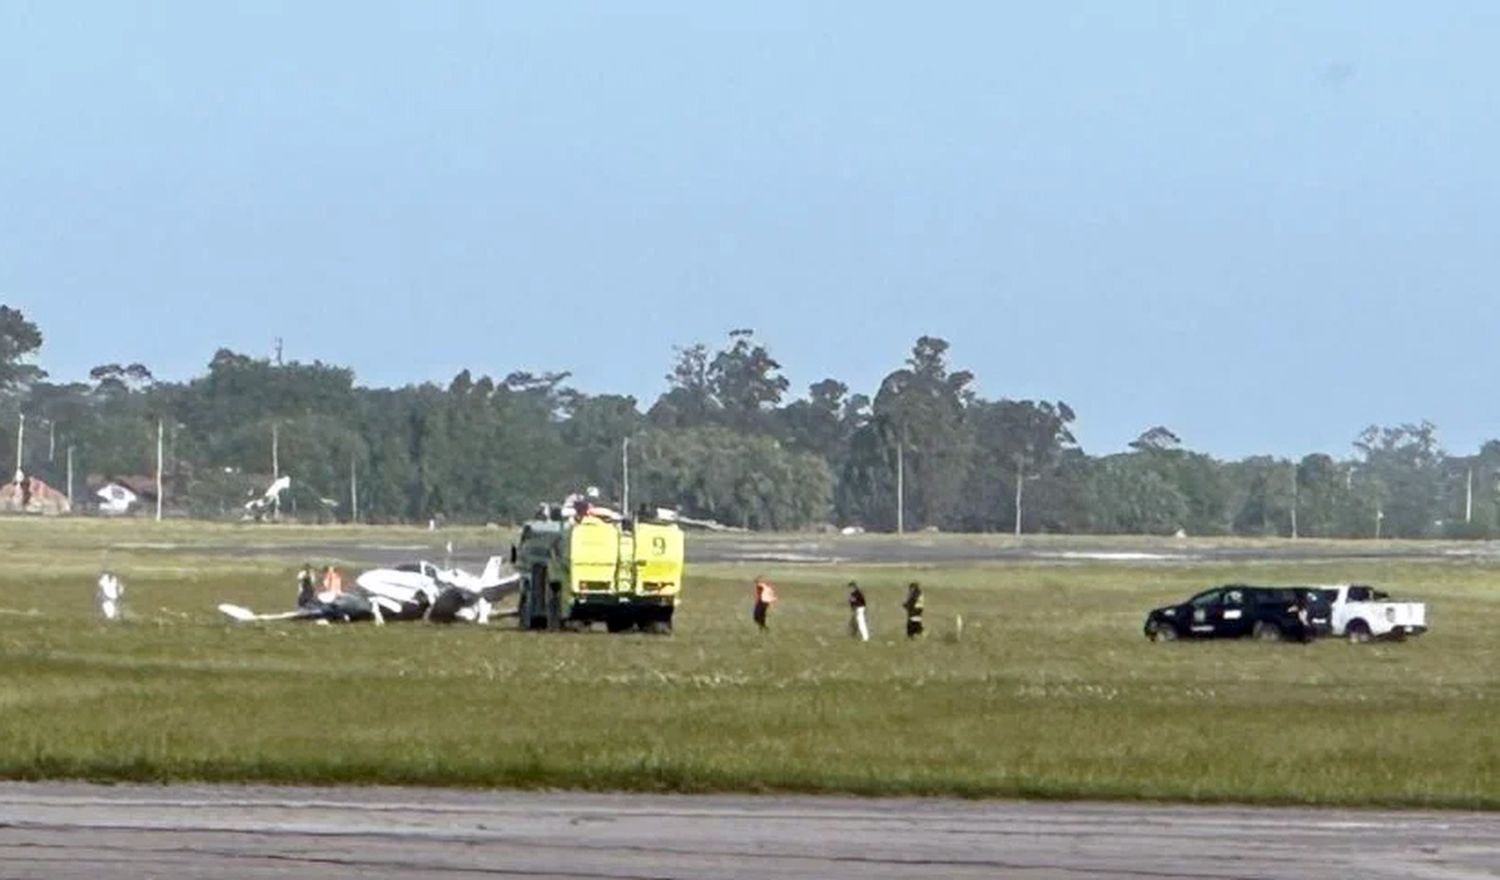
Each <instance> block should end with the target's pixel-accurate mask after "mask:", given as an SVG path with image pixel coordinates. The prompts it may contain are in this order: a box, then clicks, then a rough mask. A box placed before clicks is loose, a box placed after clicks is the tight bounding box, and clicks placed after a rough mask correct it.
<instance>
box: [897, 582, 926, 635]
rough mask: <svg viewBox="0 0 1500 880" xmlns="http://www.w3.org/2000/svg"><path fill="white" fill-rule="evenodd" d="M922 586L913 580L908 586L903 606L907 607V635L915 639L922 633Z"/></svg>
mask: <svg viewBox="0 0 1500 880" xmlns="http://www.w3.org/2000/svg"><path fill="white" fill-rule="evenodd" d="M922 604H923V603H922V586H921V585H920V584H918V583H917V582H916V581H912V582H911V583H910V584H908V585H907V587H906V601H905V602H902V603H901V607H902V608H905V609H906V637H907V638H909V639H914V638H916V637H917V636H919V635H921V634H922Z"/></svg>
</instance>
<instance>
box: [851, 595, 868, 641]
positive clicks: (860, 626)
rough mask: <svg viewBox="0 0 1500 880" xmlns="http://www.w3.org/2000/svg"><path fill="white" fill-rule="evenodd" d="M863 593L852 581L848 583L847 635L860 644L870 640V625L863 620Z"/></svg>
mask: <svg viewBox="0 0 1500 880" xmlns="http://www.w3.org/2000/svg"><path fill="white" fill-rule="evenodd" d="M865 604H866V603H865V593H864V591H863V590H861V589H860V588H859V584H857V583H855V582H854V581H850V582H849V635H851V636H853V637H855V638H856V639H859V640H860V641H861V642H868V641H869V640H870V624H869V621H867V620H866V619H865Z"/></svg>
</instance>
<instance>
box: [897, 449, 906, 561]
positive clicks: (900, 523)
mask: <svg viewBox="0 0 1500 880" xmlns="http://www.w3.org/2000/svg"><path fill="white" fill-rule="evenodd" d="M896 534H898V535H904V534H906V425H902V426H901V441H900V442H899V443H897V444H896Z"/></svg>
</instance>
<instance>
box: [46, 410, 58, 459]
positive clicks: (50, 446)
mask: <svg viewBox="0 0 1500 880" xmlns="http://www.w3.org/2000/svg"><path fill="white" fill-rule="evenodd" d="M54 461H57V422H54V421H52V420H51V419H48V420H47V464H51V463H53V462H54Z"/></svg>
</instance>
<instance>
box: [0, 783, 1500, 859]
mask: <svg viewBox="0 0 1500 880" xmlns="http://www.w3.org/2000/svg"><path fill="white" fill-rule="evenodd" d="M460 876H495V877H526V878H606V880H612V878H629V880H647V878H652V880H654V878H663V880H665V878H717V877H734V878H752V880H754V878H779V880H786V878H831V880H840V878H858V880H880V878H892V877H921V878H934V877H945V878H946V877H956V878H965V877H1017V878H1108V877H1125V878H1193V877H1205V878H1247V880H1248V878H1288V880H1290V878H1297V880H1309V878H1313V880H1316V878H1333V877H1340V878H1343V877H1350V876H1355V877H1361V878H1446V880H1459V878H1480V877H1483V878H1496V877H1500V816H1497V815H1487V814H1470V813H1399V812H1373V811H1344V810H1332V811H1329V810H1306V809H1248V808H1218V807H1170V806H1137V805H1117V804H1066V803H1015V802H966V801H930V800H861V799H851V798H803V797H754V796H710V797H690V796H631V795H598V794H571V793H515V792H452V791H435V790H420V789H410V790H406V789H311V788H267V787H223V786H212V787H208V786H174V787H138V786H113V787H97V786H89V785H84V784H67V783H64V784H25V783H8V784H0V877H4V878H19V877H59V878H87V880H99V878H101V877H153V878H167V880H176V878H198V877H224V878H230V877H248V878H269V877H296V878H362V880H379V878H389V877H460Z"/></svg>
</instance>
